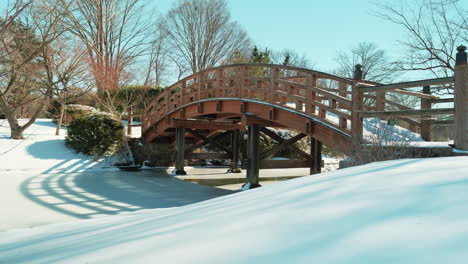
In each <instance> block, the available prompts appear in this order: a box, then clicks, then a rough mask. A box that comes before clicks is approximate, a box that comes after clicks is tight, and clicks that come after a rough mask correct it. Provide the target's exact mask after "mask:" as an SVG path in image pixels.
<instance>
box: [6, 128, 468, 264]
mask: <svg viewBox="0 0 468 264" xmlns="http://www.w3.org/2000/svg"><path fill="white" fill-rule="evenodd" d="M1 122H2V121H1V120H0V125H1V126H0V208H1V210H2V211H1V216H0V218H1V221H0V223H1V222H6V223H12V224H11V225H5V226H1V225H0V230H2V231H3V230H6V231H3V232H0V263H153V262H157V263H165V264H166V263H168V264H170V263H177V264H183V263H203V264H206V263H466V260H467V259H468V250H467V249H468V228H467V227H468V210H467V204H468V191H467V190H468V157H452V158H432V159H404V160H397V161H387V162H380V163H373V164H368V165H365V166H359V167H354V168H348V169H343V170H338V171H332V172H327V173H323V174H320V175H312V176H308V177H302V178H297V179H293V180H289V181H284V182H280V183H275V184H271V185H267V186H265V187H261V188H258V189H254V190H250V191H246V192H240V193H234V194H231V195H225V196H222V197H218V196H221V195H223V194H226V193H227V192H228V191H224V190H219V191H216V192H213V191H212V190H214V189H213V188H210V187H207V186H200V185H196V184H192V183H188V182H183V181H178V180H177V179H175V178H173V177H169V176H167V175H161V176H155V175H154V174H151V173H150V172H147V173H146V174H140V175H139V176H136V175H135V174H132V173H128V172H126V173H122V172H118V171H115V169H113V168H108V166H107V165H106V164H103V163H102V162H94V161H93V160H92V159H89V158H88V157H86V156H81V155H78V154H76V153H74V152H73V151H71V150H68V149H67V148H66V147H65V146H63V136H60V137H56V136H53V131H54V127H53V124H52V123H50V122H49V121H47V120H39V121H38V122H36V124H34V126H33V127H31V128H30V129H29V130H27V131H26V134H25V136H26V137H27V139H26V140H23V141H15V140H11V139H8V138H7V137H8V129H7V127H6V124H2V123H1ZM62 132H63V131H62ZM62 134H63V133H62ZM163 174H164V172H163ZM182 185H184V186H186V187H181V186H182ZM194 186H195V187H194ZM197 186H198V187H197ZM197 197H198V198H197ZM214 197H218V198H214ZM209 198H214V199H210V200H206V199H209ZM197 201H202V202H199V203H194V202H197ZM151 208H156V209H151ZM103 215H107V216H103ZM108 215H110V216H108ZM64 216H67V217H68V218H66V219H65V217H64ZM95 216H99V217H96V218H94V217H95ZM29 218H35V219H39V220H38V221H37V222H34V223H33V224H32V225H31V224H30V223H31V222H28V219H29ZM76 218H78V219H85V220H73V219H76ZM5 219H7V220H6V221H5ZM51 222H57V223H55V224H50V225H43V224H46V223H51ZM13 227H15V228H14V229H13ZM17 227H33V228H27V229H21V228H20V229H17Z"/></svg>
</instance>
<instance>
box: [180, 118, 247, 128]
mask: <svg viewBox="0 0 468 264" xmlns="http://www.w3.org/2000/svg"><path fill="white" fill-rule="evenodd" d="M172 126H173V127H175V128H179V127H180V128H191V129H206V130H236V129H243V128H244V127H243V126H242V125H241V124H240V123H237V122H228V121H213V120H201V119H200V120H196V119H176V118H174V119H173V120H172Z"/></svg>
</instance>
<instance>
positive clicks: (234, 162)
mask: <svg viewBox="0 0 468 264" xmlns="http://www.w3.org/2000/svg"><path fill="white" fill-rule="evenodd" d="M239 136H240V130H239V129H236V130H233V131H232V134H231V148H232V158H231V166H230V168H229V169H228V172H232V173H240V172H241V169H240V168H239V153H240V148H239Z"/></svg>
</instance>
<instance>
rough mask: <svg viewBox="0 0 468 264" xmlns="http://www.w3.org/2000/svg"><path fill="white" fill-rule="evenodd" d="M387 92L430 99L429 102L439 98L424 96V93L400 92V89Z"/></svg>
mask: <svg viewBox="0 0 468 264" xmlns="http://www.w3.org/2000/svg"><path fill="white" fill-rule="evenodd" d="M377 92H381V91H377ZM388 92H391V93H398V94H405V95H411V96H416V97H419V98H421V99H430V100H436V99H439V96H434V95H430V94H425V93H418V92H411V91H405V90H401V89H396V90H391V91H388Z"/></svg>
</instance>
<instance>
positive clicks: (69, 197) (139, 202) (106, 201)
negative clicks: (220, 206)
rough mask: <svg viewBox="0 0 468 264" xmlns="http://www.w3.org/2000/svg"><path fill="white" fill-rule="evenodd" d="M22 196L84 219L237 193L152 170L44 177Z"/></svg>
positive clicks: (27, 185)
mask: <svg viewBox="0 0 468 264" xmlns="http://www.w3.org/2000/svg"><path fill="white" fill-rule="evenodd" d="M21 192H22V194H23V195H24V196H25V197H26V198H28V199H30V200H31V201H33V202H35V203H37V204H39V205H41V206H44V207H46V208H48V209H51V210H54V211H57V212H59V213H63V214H66V215H70V216H73V217H76V218H80V219H87V218H93V217H96V216H99V215H115V214H119V213H122V212H130V211H136V210H141V209H156V208H169V207H176V206H184V205H188V204H192V203H196V202H201V201H204V200H207V199H212V198H215V197H218V196H222V195H226V194H230V193H233V191H228V190H221V189H215V188H212V187H208V186H202V185H198V184H194V183H190V182H185V181H183V180H180V179H177V178H174V177H172V176H170V175H169V174H168V173H167V172H165V171H162V172H154V171H150V170H145V171H139V172H125V171H103V172H81V173H54V174H40V175H37V176H33V177H30V178H29V179H27V180H25V181H24V182H23V183H22V184H21Z"/></svg>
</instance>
